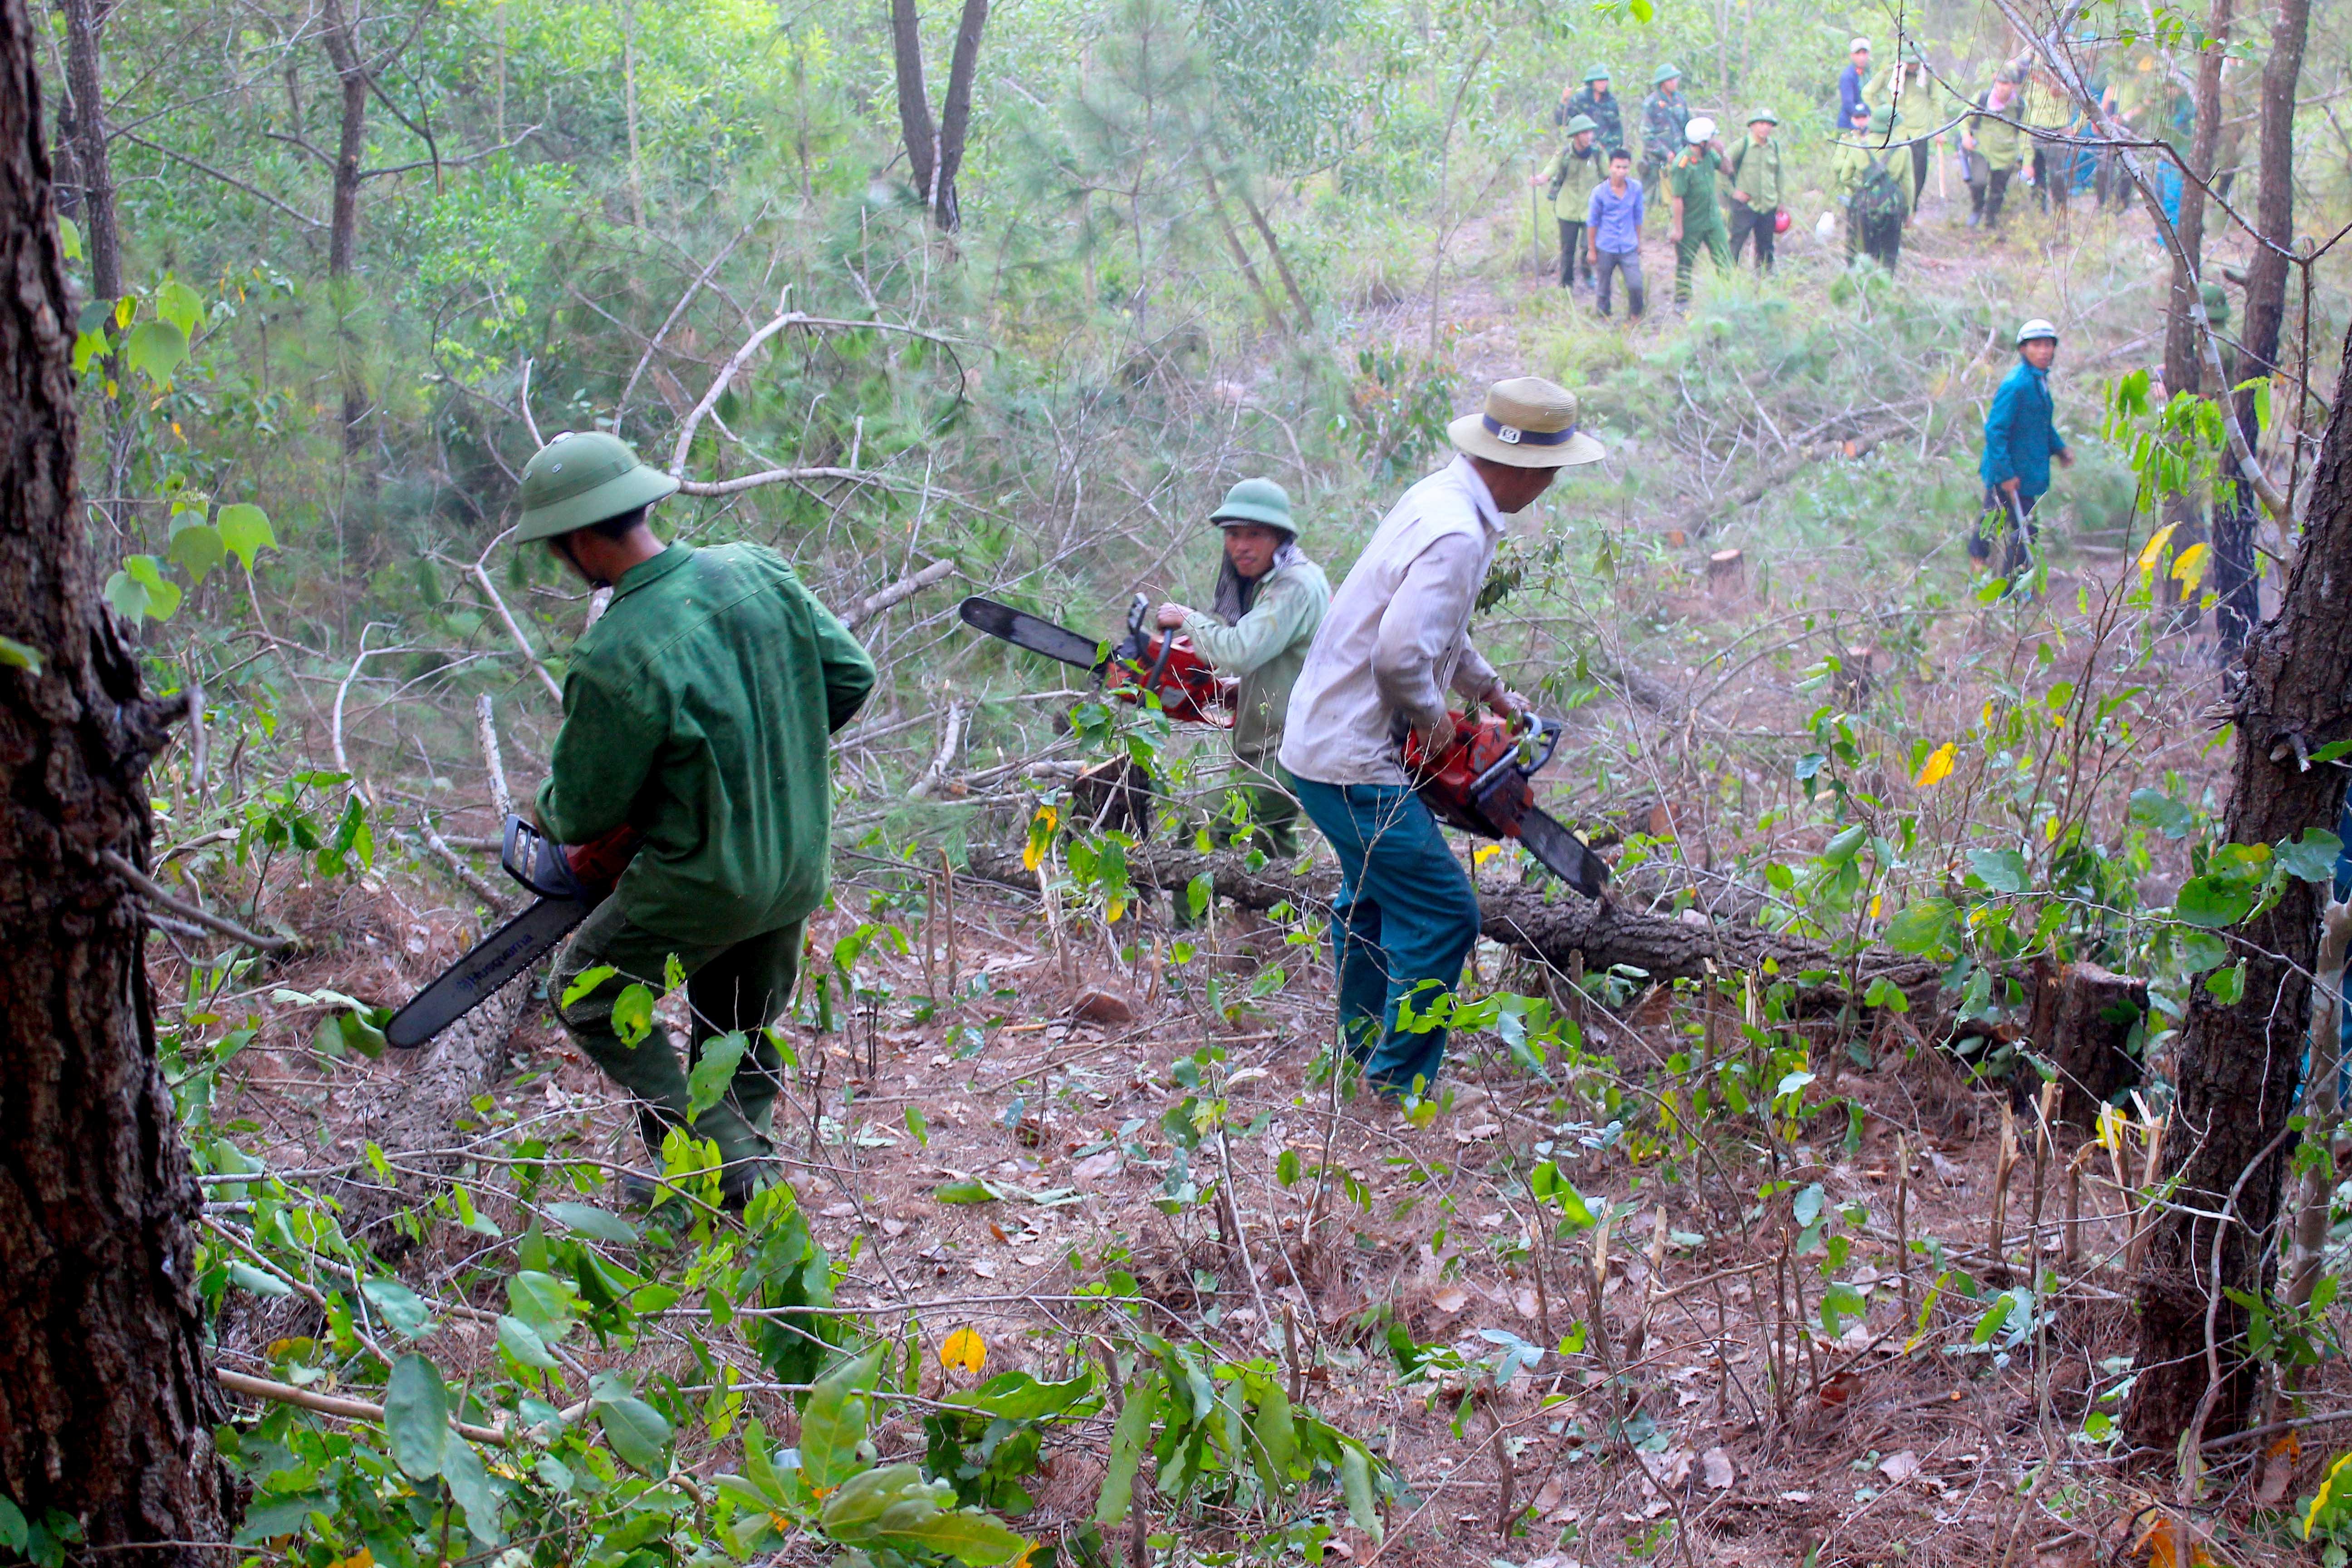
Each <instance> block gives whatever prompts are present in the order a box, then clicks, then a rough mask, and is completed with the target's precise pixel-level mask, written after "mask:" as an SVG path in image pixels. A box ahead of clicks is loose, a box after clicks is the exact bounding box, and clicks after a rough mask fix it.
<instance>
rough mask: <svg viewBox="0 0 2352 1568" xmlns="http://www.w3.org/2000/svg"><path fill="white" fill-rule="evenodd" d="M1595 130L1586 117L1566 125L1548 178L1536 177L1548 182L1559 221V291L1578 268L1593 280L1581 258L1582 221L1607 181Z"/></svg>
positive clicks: (1605, 163)
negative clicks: (1563, 140)
mask: <svg viewBox="0 0 2352 1568" xmlns="http://www.w3.org/2000/svg"><path fill="white" fill-rule="evenodd" d="M1599 129H1600V128H1599V127H1598V126H1596V125H1594V124H1593V123H1592V121H1591V118H1590V117H1589V116H1586V115H1582V114H1580V115H1578V116H1577V117H1576V118H1575V119H1573V120H1571V121H1569V122H1568V145H1567V146H1565V147H1563V148H1561V149H1560V150H1559V157H1557V158H1554V159H1553V160H1552V161H1551V170H1550V173H1549V176H1547V175H1544V174H1538V175H1537V176H1536V178H1537V179H1538V180H1544V179H1546V178H1549V182H1550V184H1549V195H1550V196H1551V210H1552V216H1554V217H1556V218H1558V219H1559V286H1560V287H1561V288H1563V289H1566V288H1569V287H1570V286H1572V285H1573V284H1574V283H1575V282H1576V273H1577V269H1578V268H1583V270H1584V275H1585V277H1587V278H1591V277H1594V276H1595V273H1594V271H1593V266H1592V262H1591V258H1589V257H1587V256H1586V255H1585V254H1584V217H1585V210H1586V208H1587V206H1588V205H1590V204H1591V200H1592V187H1593V186H1595V185H1597V184H1600V183H1601V181H1603V180H1605V179H1607V178H1608V177H1609V163H1608V159H1607V155H1606V154H1605V153H1602V152H1601V144H1600V142H1598V141H1596V140H1595V139H1594V133H1595V132H1597V131H1598V130H1599Z"/></svg>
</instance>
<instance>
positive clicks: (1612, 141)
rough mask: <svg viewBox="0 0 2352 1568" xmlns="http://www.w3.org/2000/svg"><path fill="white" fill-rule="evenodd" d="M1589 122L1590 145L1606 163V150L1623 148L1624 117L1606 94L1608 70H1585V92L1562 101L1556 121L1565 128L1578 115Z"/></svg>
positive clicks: (1595, 67) (1614, 99)
mask: <svg viewBox="0 0 2352 1568" xmlns="http://www.w3.org/2000/svg"><path fill="white" fill-rule="evenodd" d="M1580 114H1581V115H1583V116H1584V117H1585V118H1586V119H1588V120H1590V121H1592V132H1593V136H1592V144H1593V145H1594V146H1595V147H1597V148H1599V149H1600V150H1601V158H1602V160H1603V161H1604V162H1605V161H1606V160H1607V158H1608V156H1609V150H1610V149H1611V148H1612V147H1622V146H1623V145H1625V114H1624V109H1623V106H1622V105H1621V104H1620V103H1619V102H1618V101H1617V95H1616V94H1615V93H1613V92H1612V91H1610V90H1609V68H1608V67H1607V66H1604V65H1599V64H1594V65H1591V66H1588V67H1586V68H1585V71H1584V90H1583V91H1581V92H1579V93H1575V94H1573V95H1571V96H1569V97H1567V98H1564V99H1563V100H1561V102H1560V106H1559V111H1558V112H1557V113H1556V114H1555V115H1554V119H1555V121H1557V122H1558V123H1559V124H1560V125H1562V126H1565V125H1567V124H1568V122H1569V121H1572V120H1574V119H1575V118H1576V117H1577V116H1578V115H1580Z"/></svg>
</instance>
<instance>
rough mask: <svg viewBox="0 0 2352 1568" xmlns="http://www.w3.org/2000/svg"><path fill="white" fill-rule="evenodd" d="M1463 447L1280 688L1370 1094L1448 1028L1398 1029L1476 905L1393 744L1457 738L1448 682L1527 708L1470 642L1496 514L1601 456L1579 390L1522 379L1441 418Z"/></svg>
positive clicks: (1381, 539)
mask: <svg viewBox="0 0 2352 1568" xmlns="http://www.w3.org/2000/svg"><path fill="white" fill-rule="evenodd" d="M1446 434H1447V436H1448V437H1451V438H1452V440H1453V442H1454V447H1455V448H1456V449H1457V450H1458V452H1459V454H1460V455H1459V456H1457V457H1456V458H1454V460H1453V461H1452V462H1450V463H1448V464H1447V465H1446V466H1445V467H1444V468H1440V469H1439V470H1438V471H1437V472H1435V473H1433V474H1432V475H1430V476H1429V477H1428V478H1427V479H1423V480H1422V481H1421V482H1420V483H1419V484H1417V485H1415V486H1413V487H1412V489H1409V490H1407V491H1406V492H1405V494H1404V499H1402V500H1400V501H1398V502H1397V504H1396V506H1395V508H1394V509H1393V510H1391V511H1390V513H1389V514H1388V516H1387V517H1386V518H1385V519H1383V520H1382V521H1381V526H1380V528H1379V529H1378V530H1377V531H1374V533H1373V534H1372V537H1371V541H1370V543H1368V544H1366V545H1365V547H1364V552H1363V554H1362V555H1361V556H1360V557H1358V559H1357V561H1356V564H1355V567H1354V569H1353V570H1351V571H1350V572H1349V574H1348V580H1347V581H1346V582H1345V583H1343V584H1340V587H1339V593H1338V594H1337V595H1334V596H1333V598H1332V600H1331V607H1330V610H1329V612H1328V614H1326V615H1325V616H1324V617H1323V626H1322V629H1321V630H1320V631H1318V633H1317V634H1316V637H1315V643H1314V646H1313V647H1311V648H1309V649H1308V650H1307V666H1306V668H1304V669H1302V670H1301V671H1300V672H1299V676H1298V684H1297V686H1296V687H1294V688H1293V689H1292V690H1291V693H1290V721H1289V728H1288V731H1287V733H1286V735H1285V737H1284V739H1283V742H1282V765H1283V767H1284V768H1285V769H1286V770H1288V772H1289V773H1290V774H1291V775H1292V777H1293V779H1294V780H1295V781H1296V784H1297V795H1298V800H1299V804H1300V805H1304V806H1305V807H1306V808H1307V816H1309V817H1310V818H1312V819H1313V820H1314V823H1315V826H1317V827H1318V828H1320V829H1321V830H1322V833H1323V837H1325V838H1327V839H1328V840H1330V843H1331V847H1332V848H1333V849H1334V850H1335V851H1336V852H1337V853H1338V855H1339V899H1338V900H1337V901H1336V902H1334V904H1333V905H1332V908H1331V946H1332V959H1333V962H1334V963H1335V965H1336V966H1337V968H1338V970H1339V1034H1340V1037H1341V1039H1342V1041H1343V1042H1344V1043H1345V1044H1346V1046H1347V1047H1348V1050H1349V1054H1350V1055H1351V1056H1352V1057H1354V1058H1356V1059H1357V1060H1358V1061H1360V1062H1361V1063H1362V1064H1363V1068H1364V1076H1365V1077H1366V1079H1368V1080H1370V1083H1371V1084H1372V1086H1373V1087H1374V1088H1375V1089H1378V1090H1380V1092H1381V1093H1382V1094H1386V1095H1390V1096H1397V1097H1401V1096H1403V1095H1405V1094H1409V1093H1412V1094H1417V1093H1422V1092H1425V1091H1426V1090H1427V1089H1428V1087H1429V1085H1430V1084H1431V1083H1432V1082H1433V1081H1434V1080H1435V1079H1436V1078H1437V1072H1438V1068H1439V1067H1440V1065H1441V1064H1442V1063H1443V1062H1444V1056H1445V1031H1444V1029H1443V1028H1423V1029H1421V1030H1418V1031H1413V1030H1404V1031H1400V1030H1399V1028H1398V1027H1397V1018H1398V1014H1399V1009H1400V1005H1401V1004H1402V1002H1403V1001H1404V999H1405V998H1407V997H1411V998H1412V1005H1413V1010H1414V1011H1415V1012H1416V1013H1419V1014H1426V1013H1427V1012H1428V1011H1429V1010H1430V1008H1431V1006H1432V1005H1434V1003H1435V1002H1436V1000H1437V999H1438V998H1439V997H1441V996H1444V995H1445V994H1449V993H1450V992H1451V991H1452V990H1453V987H1454V982H1455V981H1457V980H1458V979H1460V978H1461V974H1462V963H1463V961H1464V959H1465V958H1466V957H1467V956H1468V955H1469V952H1470V946H1471V943H1472V942H1475V941H1476V940H1477V936H1478V900H1477V896H1476V894H1475V892H1473V891H1472V889H1471V886H1470V879H1469V878H1468V877H1466V876H1465V875H1464V874H1463V870H1462V867H1461V864H1460V863H1459V862H1458V861H1456V860H1455V859H1454V853H1453V851H1452V850H1451V849H1450V848H1448V847H1447V846H1446V842H1445V838H1444V835H1443V834H1442V833H1440V832H1439V830H1438V826H1437V819H1436V818H1435V817H1434V816H1431V815H1430V812H1429V808H1428V807H1427V806H1425V805H1423V804H1422V803H1421V801H1420V799H1419V798H1418V797H1417V796H1416V795H1414V794H1413V792H1412V780H1411V779H1409V778H1408V777H1407V776H1406V774H1405V771H1404V766H1403V763H1402V758H1401V757H1400V755H1399V742H1400V740H1401V739H1402V735H1403V733H1404V731H1406V730H1407V729H1410V730H1412V731H1413V732H1414V733H1415V734H1416V735H1417V736H1418V737H1419V739H1420V742H1421V744H1422V746H1423V749H1424V750H1425V751H1426V752H1429V753H1431V754H1435V753H1437V752H1442V751H1444V749H1445V747H1447V746H1448V745H1450V744H1452V743H1453V740H1454V717H1453V715H1452V713H1451V712H1450V711H1449V710H1448V707H1449V704H1448V701H1447V698H1446V692H1447V690H1448V689H1449V688H1450V689H1452V690H1453V691H1454V692H1456V693H1458V694H1459V695H1460V696H1461V697H1463V698H1465V699H1466V700H1468V701H1469V702H1470V703H1471V704H1473V705H1475V704H1477V703H1481V702H1483V703H1485V704H1486V706H1487V707H1489V708H1491V709H1492V710H1495V711H1496V712H1497V713H1501V714H1508V715H1513V716H1517V715H1519V714H1522V713H1524V712H1526V711H1527V703H1526V702H1525V700H1522V699H1521V698H1520V697H1519V695H1518V694H1517V692H1515V691H1513V690H1512V689H1510V688H1509V687H1508V686H1507V685H1505V684H1504V683H1503V680H1502V678H1501V677H1500V676H1498V675H1496V673H1495V668H1494V666H1492V665H1490V664H1488V663H1487V662H1486V659H1485V658H1481V657H1480V656H1479V653H1478V650H1477V649H1476V648H1475V647H1472V646H1471V643H1470V615H1471V611H1472V609H1473V608H1474V607H1475V605H1476V603H1477V599H1478V590H1479V588H1480V587H1481V586H1482V585H1483V584H1485V582H1486V569H1487V567H1488V566H1489V565H1491V564H1492V563H1493V562H1494V559H1495V547H1496V544H1498V543H1499V542H1501V540H1502V537H1503V533H1504V531H1505V529H1506V526H1507V521H1506V520H1507V519H1508V518H1510V517H1511V516H1512V515H1514V514H1515V513H1517V512H1519V511H1522V510H1525V509H1526V508H1528V507H1529V506H1531V505H1533V504H1534V502H1535V500H1536V498H1537V497H1538V496H1540V495H1541V494H1543V492H1544V491H1545V490H1546V489H1549V488H1550V485H1551V482H1552V480H1553V479H1555V478H1557V477H1558V475H1559V470H1560V469H1561V468H1569V467H1571V466H1573V465H1577V464H1581V463H1592V462H1598V461H1599V460H1600V459H1601V458H1602V457H1603V456H1604V455H1605V453H1604V451H1603V449H1602V447H1601V443H1600V442H1598V441H1596V440H1594V439H1593V438H1592V437H1591V436H1588V435H1585V434H1584V433H1583V432H1581V431H1580V430H1579V429H1578V428H1577V406H1576V398H1575V396H1574V395H1571V394H1570V393H1569V392H1568V391H1567V390H1566V389H1564V388H1562V387H1558V386H1555V385H1553V384H1551V383H1550V382H1548V381H1540V380H1538V379H1536V378H1535V377H1532V376H1523V377H1520V378H1518V379H1517V380H1513V381H1505V382H1499V383H1497V384H1496V385H1495V386H1494V387H1493V388H1491V389H1490V390H1489V391H1488V392H1487V394H1486V406H1485V407H1484V408H1483V409H1482V410H1481V411H1480V412H1478V413H1476V414H1472V415H1466V416H1464V417H1462V418H1460V419H1456V420H1455V421H1454V423H1453V424H1452V425H1450V426H1447V427H1446Z"/></svg>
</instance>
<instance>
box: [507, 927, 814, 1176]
mask: <svg viewBox="0 0 2352 1568" xmlns="http://www.w3.org/2000/svg"><path fill="white" fill-rule="evenodd" d="M802 930H803V921H793V923H792V924H790V925H788V926H781V927H779V928H777V929H776V930H774V931H761V933H759V934H758V935H757V936H750V937H745V938H743V939H742V940H741V941H740V942H726V943H710V942H678V941H675V940H673V939H671V938H668V937H663V936H658V935H656V934H655V933H654V932H652V931H647V930H646V929H645V928H644V927H643V926H640V925H638V924H637V923H636V922H635V921H632V920H630V919H629V917H628V915H627V913H626V912H625V910H623V909H622V908H621V900H618V899H607V900H604V902H603V903H602V904H599V905H598V906H597V907H596V909H595V911H594V912H593V913H592V914H591V915H590V916H589V917H588V919H587V921H586V922H585V923H584V924H583V925H582V926H581V928H580V933H579V934H578V935H577V936H575V937H573V938H572V945H571V946H569V947H567V948H565V949H564V950H563V956H562V958H560V959H558V960H557V961H556V963H555V971H554V973H553V974H552V975H551V977H550V978H549V980H548V990H549V992H550V994H552V995H553V996H555V997H556V998H558V999H559V1001H560V1000H561V998H562V995H563V994H564V992H565V991H567V990H569V989H570V988H571V986H572V982H573V981H575V980H576V979H578V978H579V977H580V975H582V974H583V973H586V972H587V971H589V970H591V969H594V968H596V967H598V966H599V965H603V964H610V965H612V966H613V968H614V970H615V971H616V972H617V973H614V974H611V975H608V976H606V977H605V978H604V980H603V981H601V982H600V983H598V984H596V985H595V986H594V987H593V989H591V990H590V991H589V992H588V994H586V995H584V996H582V997H581V998H580V999H579V1000H578V1001H576V1002H574V1003H572V1005H570V1006H568V1007H559V1009H558V1016H560V1017H561V1018H562V1021H563V1026H564V1028H565V1030H566V1031H567V1032H569V1033H570V1035H571V1036H572V1039H573V1040H574V1041H575V1042H577V1043H578V1045H579V1047H580V1048H581V1049H582V1050H583V1051H585V1052H587V1053H588V1055H589V1057H590V1058H591V1059H592V1060H593V1061H594V1062H595V1064H596V1065H597V1066H598V1067H600V1068H604V1074H605V1076H606V1077H607V1078H610V1079H612V1080H613V1081H614V1082H615V1083H617V1084H619V1085H620V1086H621V1087H622V1088H623V1089H627V1090H628V1091H629V1093H630V1094H631V1095H632V1096H633V1097H635V1100H636V1101H637V1127H638V1131H640V1132H642V1133H643V1134H644V1136H645V1140H646V1148H647V1150H649V1151H650V1152H652V1153H653V1155H654V1158H655V1159H656V1162H658V1161H659V1159H660V1158H661V1145H662V1138H663V1135H664V1134H665V1133H667V1131H668V1130H669V1129H671V1128H673V1127H688V1128H691V1130H692V1131H693V1133H694V1135H695V1136H696V1137H698V1138H707V1139H709V1140H710V1141H711V1142H715V1143H717V1144H718V1145H719V1158H720V1159H722V1160H724V1161H725V1162H726V1163H729V1164H734V1163H738V1162H740V1161H746V1160H758V1159H762V1158H764V1157H765V1156H766V1155H767V1154H768V1153H769V1152H771V1143H770V1135H771V1131H772V1126H773V1122H774V1111H775V1103H776V1095H777V1093H778V1091H779V1090H780V1089H782V1085H783V1063H782V1058H779V1057H778V1055H777V1054H776V1047H774V1045H773V1044H772V1043H771V1042H770V1041H769V1039H768V1037H767V1036H766V1034H765V1033H764V1032H763V1031H764V1029H765V1027H766V1026H767V1025H769V1024H770V1023H772V1022H773V1021H774V1020H775V1019H776V1017H777V1016H779V1015H781V1014H782V1012H783V1010H784V1008H785V1005H787V1004H788V1003H789V1002H790V1001H791V999H792V993H793V980H794V979H795V978H796V977H797V976H798V975H799V973H800V962H801V933H802ZM672 954H676V955H677V962H678V964H679V966H680V967H681V968H683V969H684V970H685V972H686V977H687V978H686V1000H687V1005H688V1012H689V1014H690V1016H691V1024H690V1026H689V1029H688V1042H687V1055H686V1060H685V1061H684V1062H683V1063H681V1062H680V1061H679V1060H678V1056H677V1050H676V1049H675V1048H674V1047H672V1046H671V1044H670V1038H669V1031H668V1030H667V1029H666V1028H664V1027H663V1026H661V1024H660V1022H659V1021H658V1020H656V1023H655V1024H654V1026H653V1032H652V1033H650V1034H648V1035H647V1036H646V1037H645V1038H643V1039H641V1040H639V1041H638V1042H637V1043H636V1044H635V1046H631V1045H629V1044H627V1043H626V1042H625V1041H624V1040H623V1039H622V1038H621V1037H620V1034H619V1032H618V1031H617V1030H615V1029H614V1026H613V1005H614V1002H615V1001H617V1000H618V999H619V997H620V994H621V993H622V992H623V991H624V990H625V989H626V988H627V987H628V985H629V984H631V983H632V982H635V983H636V984H643V985H645V986H646V987H647V988H648V989H650V990H652V991H654V992H656V993H658V992H659V991H660V990H661V989H662V979H663V972H664V971H665V970H666V969H667V966H668V961H669V959H670V957H671V955H672ZM739 1031H740V1032H741V1033H743V1034H746V1035H749V1036H750V1037H751V1046H750V1048H749V1049H747V1050H746V1051H744V1053H743V1059H742V1061H741V1062H740V1064H738V1065H737V1067H736V1068H735V1077H734V1081H733V1082H732V1084H731V1085H730V1087H729V1089H728V1091H727V1094H726V1096H725V1097H724V1098H723V1099H721V1100H719V1103H718V1104H716V1105H714V1106H712V1107H711V1108H710V1109H709V1110H705V1111H704V1112H703V1113H702V1114H701V1115H700V1116H697V1117H692V1118H689V1117H688V1114H687V1112H688V1097H687V1073H688V1070H689V1069H690V1068H692V1067H693V1065H694V1064H695V1063H696V1062H697V1061H698V1060H700V1059H701V1055H702V1047H704V1046H705V1045H706V1044H708V1043H709V1041H711V1040H713V1039H716V1038H718V1037H719V1036H721V1035H728V1034H733V1033H736V1032H739Z"/></svg>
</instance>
